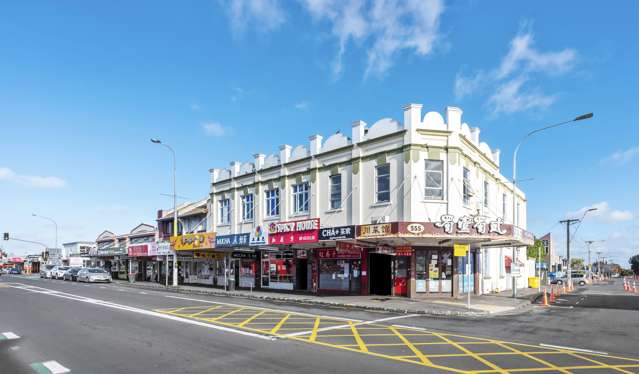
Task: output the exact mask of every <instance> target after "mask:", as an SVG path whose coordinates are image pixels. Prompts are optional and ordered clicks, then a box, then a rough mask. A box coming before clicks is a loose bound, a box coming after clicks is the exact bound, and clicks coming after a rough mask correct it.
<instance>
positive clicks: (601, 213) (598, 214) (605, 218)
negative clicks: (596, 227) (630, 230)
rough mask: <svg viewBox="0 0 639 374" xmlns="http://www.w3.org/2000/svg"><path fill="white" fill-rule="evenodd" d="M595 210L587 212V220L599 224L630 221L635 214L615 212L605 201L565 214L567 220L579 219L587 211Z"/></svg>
mask: <svg viewBox="0 0 639 374" xmlns="http://www.w3.org/2000/svg"><path fill="white" fill-rule="evenodd" d="M593 208H595V209H597V210H595V211H591V212H588V219H591V218H592V219H594V220H597V221H599V222H605V223H615V222H622V221H630V220H633V219H634V218H635V214H634V213H632V212H631V211H629V210H616V209H611V208H610V205H609V204H608V202H607V201H602V202H599V203H596V204H592V205H588V206H585V207H583V208H581V209H579V210H577V211H575V212H569V213H567V214H566V217H568V218H581V217H583V215H584V213H585V212H586V211H587V210H588V209H593Z"/></svg>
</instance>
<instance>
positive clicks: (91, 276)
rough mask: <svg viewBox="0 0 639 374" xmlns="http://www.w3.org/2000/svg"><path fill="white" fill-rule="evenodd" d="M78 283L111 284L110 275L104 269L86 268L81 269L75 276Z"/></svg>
mask: <svg viewBox="0 0 639 374" xmlns="http://www.w3.org/2000/svg"><path fill="white" fill-rule="evenodd" d="M77 277H78V282H89V283H93V282H106V283H111V274H109V273H108V272H107V271H106V270H104V269H98V268H88V269H82V270H80V271H79V272H78V274H77Z"/></svg>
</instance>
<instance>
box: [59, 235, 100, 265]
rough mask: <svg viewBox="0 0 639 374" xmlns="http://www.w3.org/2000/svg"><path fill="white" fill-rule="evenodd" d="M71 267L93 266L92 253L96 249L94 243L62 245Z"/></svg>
mask: <svg viewBox="0 0 639 374" xmlns="http://www.w3.org/2000/svg"><path fill="white" fill-rule="evenodd" d="M62 248H64V253H65V254H66V260H67V261H68V265H69V266H91V253H92V251H94V249H95V243H94V242H86V241H85V242H82V241H80V242H70V243H62Z"/></svg>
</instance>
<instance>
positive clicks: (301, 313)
mask: <svg viewBox="0 0 639 374" xmlns="http://www.w3.org/2000/svg"><path fill="white" fill-rule="evenodd" d="M164 297H168V298H170V299H180V300H189V301H199V302H201V303H207V304H216V305H228V306H233V307H238V308H253V309H260V310H266V311H269V312H280V313H293V314H297V315H300V316H304V317H313V318H315V317H322V318H331V319H336V320H340V321H352V322H362V320H361V319H353V318H344V317H334V316H322V315H319V316H318V315H317V314H309V313H303V312H296V311H292V310H285V309H273V308H265V307H261V306H252V305H242V304H232V303H222V302H219V301H209V300H202V299H192V298H190V297H180V296H170V295H165V296H164ZM349 326H350V325H349Z"/></svg>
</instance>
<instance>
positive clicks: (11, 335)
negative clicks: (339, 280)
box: [0, 332, 20, 340]
mask: <svg viewBox="0 0 639 374" xmlns="http://www.w3.org/2000/svg"><path fill="white" fill-rule="evenodd" d="M1 335H2V336H4V339H7V340H14V339H20V337H19V336H18V335H16V334H14V333H12V332H3V333H2V334H1ZM4 339H0V340H4Z"/></svg>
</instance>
